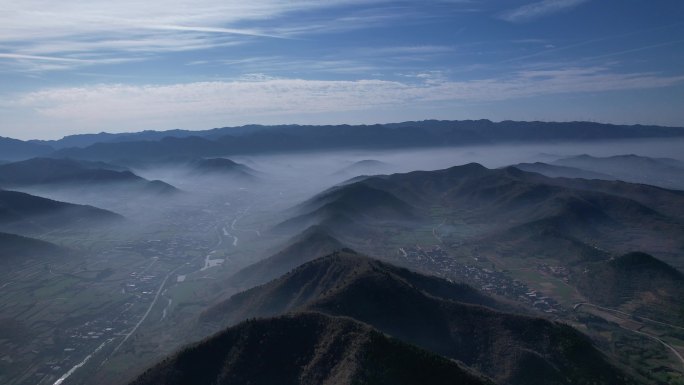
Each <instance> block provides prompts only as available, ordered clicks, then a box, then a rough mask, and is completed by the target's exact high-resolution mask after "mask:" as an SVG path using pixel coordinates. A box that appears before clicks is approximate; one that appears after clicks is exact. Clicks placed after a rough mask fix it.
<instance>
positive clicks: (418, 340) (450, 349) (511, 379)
mask: <svg viewBox="0 0 684 385" xmlns="http://www.w3.org/2000/svg"><path fill="white" fill-rule="evenodd" d="M482 305H485V306H489V307H483V306H482ZM492 307H498V308H507V306H506V305H504V304H500V303H498V302H496V301H494V300H493V299H491V298H489V297H486V296H484V295H482V294H479V293H478V292H477V291H476V290H474V289H472V288H470V287H468V286H466V285H458V284H453V283H449V282H447V281H444V280H441V279H438V278H434V277H427V276H423V275H420V274H417V273H413V272H410V271H408V270H405V269H400V268H396V267H393V266H390V265H386V264H384V263H381V262H378V261H374V260H370V259H368V258H364V257H361V256H359V255H354V254H350V253H348V252H343V253H335V254H333V255H331V256H328V257H324V258H320V259H317V260H315V261H312V262H309V263H307V264H305V265H302V266H301V267H299V268H298V269H296V270H294V271H292V272H290V273H288V274H287V275H285V276H283V277H281V278H279V279H277V280H274V281H272V282H270V283H268V284H266V285H263V286H259V287H256V288H254V289H251V290H248V291H246V292H243V293H239V294H236V295H235V296H233V297H232V298H230V299H229V300H227V301H225V302H223V303H220V304H218V305H217V306H215V307H214V308H212V309H210V310H209V311H207V312H206V313H204V314H203V316H202V320H203V322H213V323H217V324H230V323H234V322H236V321H238V320H240V319H245V318H251V317H262V316H272V315H276V314H281V313H283V312H288V311H295V310H315V311H320V312H323V313H326V314H331V315H336V316H348V317H351V318H354V319H356V320H359V321H362V322H364V323H367V324H370V325H371V326H373V327H375V328H377V329H378V330H380V331H382V332H384V333H388V334H389V335H391V336H393V337H396V338H398V339H400V340H403V341H405V342H409V343H412V344H415V345H417V346H419V347H422V348H425V349H427V350H430V351H433V352H435V353H438V354H440V355H443V356H445V357H448V358H453V359H457V360H459V361H462V362H464V363H466V364H467V365H469V366H470V367H472V368H474V369H476V370H478V371H481V372H482V373H484V374H486V375H488V376H490V377H492V378H493V379H494V380H495V381H497V382H498V383H504V384H565V383H567V382H566V381H567V379H568V378H571V379H572V381H573V382H574V383H585V382H587V383H588V382H589V381H594V383H596V384H612V383H629V380H628V378H627V377H625V376H624V375H623V374H621V372H620V371H619V370H618V369H616V368H615V367H614V366H613V365H612V364H611V363H610V362H609V361H608V360H607V359H606V358H605V357H604V356H603V355H602V354H601V353H599V352H598V351H597V350H596V349H595V348H593V347H592V345H591V343H590V342H589V340H588V339H587V338H586V337H584V336H582V335H581V334H579V333H578V332H576V331H574V329H572V328H571V327H569V326H566V325H562V324H555V323H551V322H548V321H545V320H542V319H538V318H531V317H526V316H519V315H513V314H509V313H504V312H500V311H496V310H493V309H492Z"/></svg>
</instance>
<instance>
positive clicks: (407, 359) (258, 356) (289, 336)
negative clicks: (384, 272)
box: [131, 313, 490, 385]
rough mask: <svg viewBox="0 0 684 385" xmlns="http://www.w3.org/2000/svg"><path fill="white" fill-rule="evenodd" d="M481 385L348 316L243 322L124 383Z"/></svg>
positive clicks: (453, 365) (452, 365) (453, 367)
mask: <svg viewBox="0 0 684 385" xmlns="http://www.w3.org/2000/svg"><path fill="white" fill-rule="evenodd" d="M418 383H420V384H473V385H475V384H489V383H490V382H489V381H487V380H485V379H483V378H482V377H480V376H477V375H474V374H472V373H470V372H469V371H467V370H465V369H463V368H461V367H460V366H459V365H458V364H456V363H455V362H453V361H450V360H447V359H444V358H442V357H439V356H437V355H434V354H430V353H428V352H426V351H423V350H420V349H417V348H415V347H412V346H409V345H406V344H403V343H401V342H399V341H396V340H394V339H391V338H387V337H386V336H384V335H383V334H382V333H379V332H377V331H375V330H373V329H372V328H371V327H369V326H367V325H364V324H361V323H359V322H356V321H353V320H351V319H348V318H340V317H330V316H326V315H323V314H318V313H300V314H295V315H288V316H283V317H279V318H273V319H263V320H255V321H247V322H244V323H242V324H239V325H237V326H235V327H232V328H230V329H227V330H225V331H224V332H222V333H220V334H218V335H216V336H214V337H212V338H209V339H207V340H205V341H202V342H200V343H198V344H196V345H193V346H190V347H187V348H185V349H184V350H182V351H180V352H179V353H178V354H176V355H175V356H173V357H171V358H168V359H166V360H165V361H164V362H162V363H160V364H159V365H157V366H155V367H153V368H152V369H150V370H148V371H147V372H145V373H144V374H143V375H142V376H140V377H139V378H138V379H137V380H135V381H133V382H132V383H131V385H148V384H149V385H152V384H154V385H174V384H178V385H181V384H194V385H215V384H279V385H288V384H293V385H294V384H297V385H309V384H311V385H324V384H330V385H344V384H397V385H401V384H406V385H409V384H418Z"/></svg>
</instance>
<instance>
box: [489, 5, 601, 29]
mask: <svg viewBox="0 0 684 385" xmlns="http://www.w3.org/2000/svg"><path fill="white" fill-rule="evenodd" d="M587 1H589V0H542V1H538V2H536V3H531V4H527V5H523V6H522V7H519V8H516V9H513V10H510V11H506V12H504V13H503V14H502V15H501V16H500V17H501V18H502V19H504V20H506V21H510V22H513V23H521V22H526V21H531V20H535V19H538V18H541V17H544V16H548V15H552V14H554V13H558V12H562V11H566V10H569V9H571V8H574V7H576V6H578V5H580V4H582V3H586V2H587Z"/></svg>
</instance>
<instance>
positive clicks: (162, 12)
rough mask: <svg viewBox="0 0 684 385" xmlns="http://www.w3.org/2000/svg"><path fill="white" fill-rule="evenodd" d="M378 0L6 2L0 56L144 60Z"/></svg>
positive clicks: (293, 25) (263, 35) (277, 32)
mask: <svg viewBox="0 0 684 385" xmlns="http://www.w3.org/2000/svg"><path fill="white" fill-rule="evenodd" d="M383 2H385V0H328V1H323V2H319V1H312V0H260V1H252V2H244V1H231V0H177V1H174V2H172V3H169V2H168V1H165V0H148V1H144V2H140V1H137V0H119V1H114V2H112V1H108V0H91V1H84V0H62V1H60V2H58V3H55V4H50V6H46V4H45V2H44V1H42V0H22V1H15V2H9V1H6V2H3V4H2V6H1V8H2V12H0V26H2V27H0V46H2V47H3V50H4V51H5V55H4V56H2V57H0V59H3V61H8V60H15V61H16V63H15V64H16V65H17V66H21V65H22V64H25V65H27V66H28V67H36V65H35V64H36V63H35V60H43V59H36V58H33V59H30V58H27V57H28V56H46V57H47V56H54V57H62V58H64V57H72V56H73V54H74V53H79V54H91V55H100V56H111V57H121V56H135V57H136V58H137V59H145V58H149V57H152V56H153V55H154V54H157V53H162V54H163V53H165V52H174V51H187V50H198V49H207V48H214V47H225V46H230V45H235V44H239V43H241V42H244V41H246V40H248V39H255V38H256V39H272V38H292V37H298V36H301V35H302V34H306V33H312V31H322V30H325V29H326V28H331V27H330V24H333V23H332V22H331V20H327V22H324V21H321V23H320V25H317V26H316V27H315V28H314V29H313V30H309V29H301V30H300V29H299V28H298V24H297V20H296V18H291V17H289V16H291V15H293V14H295V13H297V12H309V13H310V12H313V11H316V10H321V9H326V8H333V7H342V6H350V5H364V6H371V5H373V4H377V3H383ZM376 16H377V15H372V17H376ZM368 17H371V16H368ZM361 23H363V21H361V20H356V21H353V20H348V22H347V23H346V24H345V23H340V24H341V25H344V26H345V28H348V29H349V28H354V27H355V26H359V25H360V24H361ZM10 55H14V56H10ZM22 55H23V56H25V57H24V58H21V56H22ZM69 63H71V64H72V65H74V66H80V65H83V64H85V62H83V61H79V60H78V59H76V58H74V59H70V60H62V67H66V66H68V65H69ZM89 63H90V64H93V63H95V62H89Z"/></svg>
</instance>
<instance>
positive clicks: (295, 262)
mask: <svg viewBox="0 0 684 385" xmlns="http://www.w3.org/2000/svg"><path fill="white" fill-rule="evenodd" d="M343 247H344V246H343V245H342V243H340V241H338V240H337V239H335V238H334V237H332V236H331V235H330V234H328V232H327V231H326V230H325V229H324V228H322V227H320V226H312V227H310V228H308V229H307V230H306V231H304V232H303V233H302V234H300V235H298V236H297V237H295V238H294V239H293V240H292V241H291V242H290V244H289V245H288V246H287V247H285V248H284V249H283V250H281V251H279V252H278V253H276V254H274V255H272V256H270V257H268V258H266V259H263V260H261V261H259V262H257V263H254V264H252V265H250V266H247V267H245V268H244V269H242V270H240V271H238V272H237V273H235V274H234V275H233V277H232V278H231V282H233V283H235V284H236V285H238V286H240V287H246V288H248V287H252V286H256V285H258V284H261V283H264V282H268V281H270V280H272V279H274V278H277V277H279V276H281V275H283V274H285V273H287V272H288V271H290V270H292V269H294V268H295V267H297V266H299V265H301V264H304V263H306V262H309V261H311V260H314V259H316V258H319V257H323V256H325V255H329V254H331V253H332V252H334V251H336V250H340V249H342V248H343Z"/></svg>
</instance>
